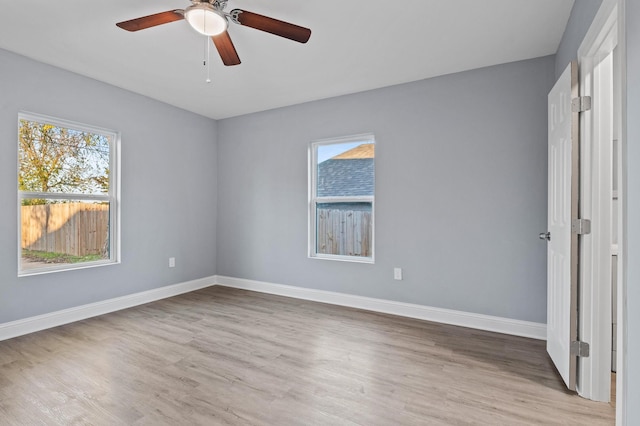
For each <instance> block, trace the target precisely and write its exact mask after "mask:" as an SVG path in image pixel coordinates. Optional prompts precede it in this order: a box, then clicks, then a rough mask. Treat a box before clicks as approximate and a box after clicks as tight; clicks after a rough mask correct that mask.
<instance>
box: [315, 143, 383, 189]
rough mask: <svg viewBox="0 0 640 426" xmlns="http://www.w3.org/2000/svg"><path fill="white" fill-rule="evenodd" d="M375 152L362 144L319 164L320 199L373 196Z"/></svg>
mask: <svg viewBox="0 0 640 426" xmlns="http://www.w3.org/2000/svg"><path fill="white" fill-rule="evenodd" d="M374 152H375V148H374V144H372V143H367V144H362V145H358V146H357V147H355V148H353V149H351V150H349V151H346V152H343V153H342V154H339V155H336V156H335V157H332V158H330V159H328V160H325V161H323V162H322V163H320V164H318V197H345V196H347V197H349V196H363V195H373V189H374V165H373V159H374Z"/></svg>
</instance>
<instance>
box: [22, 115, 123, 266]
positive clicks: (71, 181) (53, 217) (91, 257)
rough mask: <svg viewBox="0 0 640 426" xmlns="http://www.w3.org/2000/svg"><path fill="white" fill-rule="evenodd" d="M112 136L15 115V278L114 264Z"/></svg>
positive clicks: (114, 164)
mask: <svg viewBox="0 0 640 426" xmlns="http://www.w3.org/2000/svg"><path fill="white" fill-rule="evenodd" d="M117 144H118V135H117V134H116V133H115V132H112V131H109V130H104V129H98V128H95V127H89V126H85V125H82V124H77V123H71V122H68V121H64V120H59V119H56V118H51V117H45V116H41V115H35V114H27V113H20V114H19V116H18V204H19V206H18V222H19V223H18V275H19V276H23V275H33V274H39V273H44V272H53V271H61V270H67V269H75V268H83V267H89V266H97V265H104V264H110V263H116V262H118V260H119V259H118V258H119V256H118V253H119V250H118V232H117V229H118V223H117V220H118V205H117V199H118V198H117V195H118V194H117V182H116V177H117V176H118V173H117V166H118V165H117V161H116V159H117V151H116V148H117Z"/></svg>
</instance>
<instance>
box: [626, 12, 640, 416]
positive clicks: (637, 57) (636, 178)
mask: <svg viewBox="0 0 640 426" xmlns="http://www.w3.org/2000/svg"><path fill="white" fill-rule="evenodd" d="M626 8H627V9H626V24H625V25H626V30H627V40H626V41H627V46H626V48H627V70H626V73H627V93H626V95H627V99H626V101H627V116H626V120H627V191H626V194H625V195H626V197H627V258H626V261H627V318H626V320H627V339H628V341H627V344H628V346H627V360H628V364H627V366H626V367H627V373H626V379H627V385H628V393H627V405H626V409H627V424H628V425H639V424H640V405H639V404H638V401H640V120H639V119H638V117H640V27H639V26H638V23H640V3H639V2H638V1H636V0H627V2H626Z"/></svg>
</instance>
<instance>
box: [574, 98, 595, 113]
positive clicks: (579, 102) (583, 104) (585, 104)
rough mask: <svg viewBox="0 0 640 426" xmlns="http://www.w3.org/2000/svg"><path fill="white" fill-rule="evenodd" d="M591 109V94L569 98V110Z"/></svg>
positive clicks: (581, 110)
mask: <svg viewBox="0 0 640 426" xmlns="http://www.w3.org/2000/svg"><path fill="white" fill-rule="evenodd" d="M590 109H591V96H578V97H577V98H573V99H571V111H572V112H583V111H589V110H590Z"/></svg>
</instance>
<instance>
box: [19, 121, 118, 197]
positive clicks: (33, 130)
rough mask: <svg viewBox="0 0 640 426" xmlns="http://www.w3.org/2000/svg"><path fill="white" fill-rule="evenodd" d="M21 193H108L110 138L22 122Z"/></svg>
mask: <svg viewBox="0 0 640 426" xmlns="http://www.w3.org/2000/svg"><path fill="white" fill-rule="evenodd" d="M18 135H19V138H18V139H19V146H18V155H19V161H20V169H19V174H18V190H20V191H30V192H55V193H73V194H108V193H109V142H110V141H109V137H108V136H105V135H101V134H96V133H91V132H86V131H80V130H74V129H70V128H66V127H61V126H56V125H53V124H48V123H46V122H36V121H30V120H25V119H20V128H19V131H18Z"/></svg>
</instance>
